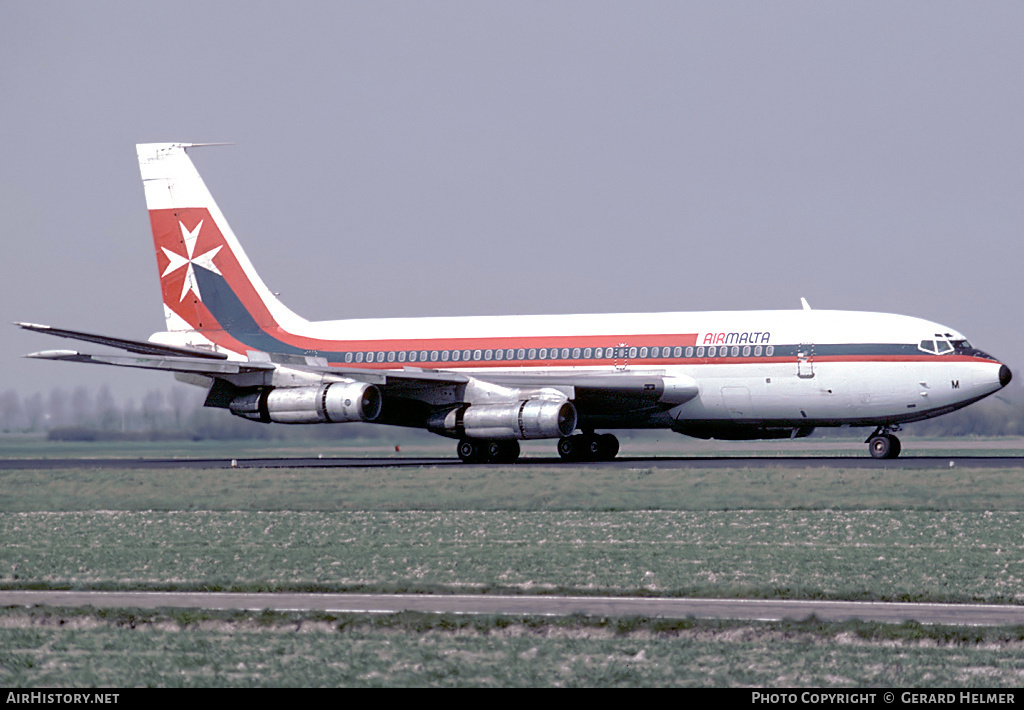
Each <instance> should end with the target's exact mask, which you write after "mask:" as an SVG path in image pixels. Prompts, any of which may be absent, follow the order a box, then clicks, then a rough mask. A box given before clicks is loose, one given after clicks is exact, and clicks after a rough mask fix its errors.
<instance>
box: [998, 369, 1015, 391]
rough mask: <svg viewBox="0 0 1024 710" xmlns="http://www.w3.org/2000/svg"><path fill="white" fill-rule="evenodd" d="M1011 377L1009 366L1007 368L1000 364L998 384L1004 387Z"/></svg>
mask: <svg viewBox="0 0 1024 710" xmlns="http://www.w3.org/2000/svg"><path fill="white" fill-rule="evenodd" d="M1012 379H1013V373H1012V372H1010V368H1008V367H1007V366H1006V365H1002V366H1000V368H999V386H1000V387H1006V385H1008V384H1010V380H1012Z"/></svg>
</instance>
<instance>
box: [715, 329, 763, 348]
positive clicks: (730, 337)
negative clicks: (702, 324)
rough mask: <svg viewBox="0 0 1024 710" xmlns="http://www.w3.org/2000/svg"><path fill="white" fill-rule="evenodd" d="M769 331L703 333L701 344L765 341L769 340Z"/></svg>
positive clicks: (735, 343)
mask: <svg viewBox="0 0 1024 710" xmlns="http://www.w3.org/2000/svg"><path fill="white" fill-rule="evenodd" d="M771 336H772V334H771V333H762V332H759V331H756V332H752V333H705V334H704V342H703V343H701V345H743V344H744V343H750V344H751V345H753V344H755V343H767V342H768V341H770V340H771Z"/></svg>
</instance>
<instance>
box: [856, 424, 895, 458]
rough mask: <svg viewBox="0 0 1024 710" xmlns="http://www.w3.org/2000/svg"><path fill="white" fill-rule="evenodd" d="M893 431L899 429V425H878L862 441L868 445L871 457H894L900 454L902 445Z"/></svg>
mask: <svg viewBox="0 0 1024 710" xmlns="http://www.w3.org/2000/svg"><path fill="white" fill-rule="evenodd" d="M893 431H899V427H885V426H880V427H878V428H877V429H875V431H874V432H873V433H872V434H871V436H869V437H868V438H867V440H866V441H865V442H864V443H866V444H867V445H868V451H869V452H870V453H871V456H872V458H876V459H894V458H896V457H897V456H899V455H900V451H901V450H902V449H903V447H902V446H901V445H900V440H899V439H897V438H896V436H895V435H894V434H892V432H893Z"/></svg>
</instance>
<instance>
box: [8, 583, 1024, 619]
mask: <svg viewBox="0 0 1024 710" xmlns="http://www.w3.org/2000/svg"><path fill="white" fill-rule="evenodd" d="M0 606H5V607H10V606H26V607H28V606H54V607H94V608H137V609H160V608H176V609H182V608H188V609H205V610H243V611H254V612H255V611H263V610H267V609H269V610H273V611H280V612H285V611H289V612H292V611H297V612H311V611H318V612H328V613H335V614H346V613H350V614H395V613H400V612H404V611H412V612H423V613H431V614H487V615H507V616H572V615H584V616H591V617H631V616H643V617H648V618H666V619H685V618H695V619H734V620H746V621H785V620H789V621H802V620H805V619H808V618H811V617H813V618H816V619H818V620H821V621H830V622H842V621H852V620H861V621H878V622H886V623H903V622H908V621H914V622H917V623H920V624H942V625H953V626H1022V625H1024V606H1009V605H996V604H912V603H896V602H846V601H816V600H764V599H693V598H660V597H654V598H652V597H588V596H572V597H570V596H548V595H487V594H452V595H440V594H302V593H257V594H247V593H223V592H105V591H103V592H99V591H37V590H26V591H16V590H7V591H0Z"/></svg>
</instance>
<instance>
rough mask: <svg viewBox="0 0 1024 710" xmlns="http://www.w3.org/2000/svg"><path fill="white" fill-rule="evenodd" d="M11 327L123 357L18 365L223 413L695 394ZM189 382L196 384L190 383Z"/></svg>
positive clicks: (60, 353)
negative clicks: (255, 393)
mask: <svg viewBox="0 0 1024 710" xmlns="http://www.w3.org/2000/svg"><path fill="white" fill-rule="evenodd" d="M16 325H18V326H19V327H21V328H24V329H26V330H31V331H34V332H38V333H46V334H49V335H56V336H58V337H63V338H72V339H76V340H84V341H87V342H92V343H97V344H100V345H105V346H108V347H112V348H117V349H120V350H125V351H127V352H128V353H130V354H129V355H118V354H90V353H83V352H79V351H77V350H44V351H41V352H35V353H30V354H29V355H26V356H25V357H30V358H37V359H42V360H63V361H68V362H84V363H91V364H97V365H112V366H117V367H135V368H141V369H148V370H162V371H165V372H174V373H178V374H179V376H181V377H185V381H191V382H193V383H194V384H203V385H205V386H209V385H210V384H213V385H214V391H215V392H216V393H217V395H216V396H214V395H212V394H211V397H212V399H211V400H210V401H211V402H213V401H215V400H216V401H219V402H220V404H218V405H213V406H227V404H228V403H229V402H230V399H231V398H233V397H235V396H238V395H239V393H240V392H243V391H252V388H265V387H268V386H270V387H304V386H309V385H316V384H318V383H321V382H331V381H348V382H363V383H368V384H370V385H374V386H376V387H377V388H379V390H380V392H381V395H382V396H383V397H384V398H385V400H390V401H392V402H419V403H420V404H421V405H425V406H426V407H427V408H428V409H436V408H439V407H440V408H446V407H452V406H456V405H460V404H461V405H472V404H476V403H491V402H496V401H504V402H515V401H524V400H527V399H531V398H534V397H538V396H539V397H541V398H544V399H551V398H555V399H562V400H569V401H572V402H574V404H575V405H576V407H577V408H578V409H579V410H580V413H581V415H584V416H586V415H588V414H592V415H599V414H601V413H602V412H604V411H606V410H608V409H609V408H610V409H612V410H617V411H636V412H640V411H649V412H653V411H657V410H664V409H668V408H671V407H673V406H675V405H677V404H682V403H683V402H686V401H688V400H690V399H692V398H693V397H695V396H696V395H697V393H698V390H699V387H698V385H697V382H696V381H695V380H693V379H692V378H689V377H680V376H674V377H668V376H664V375H662V374H658V373H650V374H644V373H637V372H635V371H634V372H623V373H607V372H606V373H590V372H576V373H573V372H559V373H537V372H532V373H507V372H505V373H494V374H491V373H487V372H483V371H473V372H470V373H461V372H453V371H451V370H443V369H427V368H418V367H408V366H407V367H405V368H403V369H401V370H395V369H387V370H385V369H368V368H346V367H339V366H331V365H328V363H327V361H326V360H325V359H323V358H321V357H315V356H295V355H280V354H270V353H261V352H252V353H249V359H248V360H230V359H228V358H227V356H226V355H224V354H222V353H215V352H210V351H206V350H200V349H198V348H189V347H180V346H172V345H163V344H159V343H151V342H148V341H140V340H129V339H125V338H115V337H110V336H105V335H98V334H94V333H85V332H81V331H75V330H68V329H62V328H53V327H50V326H45V325H38V324H34V323H17V324H16ZM189 376H192V379H189ZM195 376H198V377H199V378H202V379H200V380H198V381H196V380H195ZM217 381H220V382H221V384H217ZM221 393H222V394H223V398H222V397H221ZM417 406H419V405H417Z"/></svg>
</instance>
